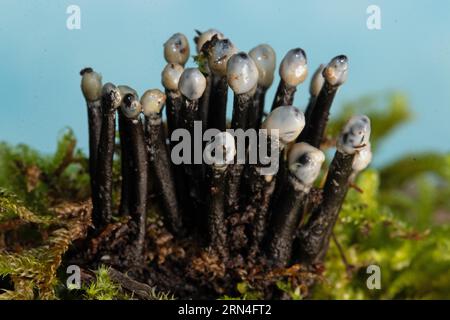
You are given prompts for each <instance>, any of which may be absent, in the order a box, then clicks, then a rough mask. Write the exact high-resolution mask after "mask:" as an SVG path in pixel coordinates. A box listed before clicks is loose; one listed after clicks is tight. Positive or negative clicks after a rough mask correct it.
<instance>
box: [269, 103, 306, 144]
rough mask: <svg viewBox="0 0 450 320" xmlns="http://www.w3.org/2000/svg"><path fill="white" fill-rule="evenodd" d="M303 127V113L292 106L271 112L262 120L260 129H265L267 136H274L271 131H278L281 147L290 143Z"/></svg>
mask: <svg viewBox="0 0 450 320" xmlns="http://www.w3.org/2000/svg"><path fill="white" fill-rule="evenodd" d="M304 127H305V116H304V114H303V112H301V111H300V110H299V109H297V108H296V107H293V106H281V107H278V108H276V109H275V110H273V111H272V112H271V113H270V114H269V115H268V116H267V118H266V119H265V120H264V122H263V124H262V126H261V128H262V129H267V131H268V134H274V133H273V132H275V131H272V130H278V136H279V139H280V143H282V145H287V144H288V143H291V142H292V141H294V140H295V139H297V137H298V136H299V135H300V133H301V132H302V130H303V128H304Z"/></svg>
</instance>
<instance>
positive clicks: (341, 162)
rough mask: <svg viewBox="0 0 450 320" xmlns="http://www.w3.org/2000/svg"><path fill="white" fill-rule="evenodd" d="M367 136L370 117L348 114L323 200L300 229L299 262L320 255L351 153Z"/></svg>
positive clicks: (349, 167)
mask: <svg viewBox="0 0 450 320" xmlns="http://www.w3.org/2000/svg"><path fill="white" fill-rule="evenodd" d="M369 137H370V120H369V119H368V118H367V117H366V116H355V117H352V118H351V119H350V120H349V122H347V125H346V126H345V128H344V130H343V131H342V133H341V135H340V137H339V141H338V145H337V151H336V153H335V155H334V158H333V161H332V162H331V165H330V168H329V170H328V175H327V179H326V181H325V186H324V188H323V200H322V202H321V204H320V206H318V207H317V208H316V209H315V210H314V211H313V212H312V213H311V217H310V218H309V220H308V222H307V223H306V224H305V225H304V227H302V229H301V230H300V234H299V243H300V244H301V246H300V249H299V250H300V252H299V254H300V261H301V262H302V263H306V264H314V263H318V262H321V261H322V259H323V258H324V256H325V254H326V251H327V249H328V244H329V241H330V236H331V233H332V231H333V227H334V225H335V223H336V221H337V218H338V215H339V211H340V209H341V206H342V204H343V202H344V199H345V196H346V194H347V191H348V188H349V183H350V176H351V174H352V172H353V168H352V166H353V162H354V158H355V154H356V152H358V150H360V149H361V148H364V147H365V146H366V145H367V143H368V142H369Z"/></svg>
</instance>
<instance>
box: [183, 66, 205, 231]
mask: <svg viewBox="0 0 450 320" xmlns="http://www.w3.org/2000/svg"><path fill="white" fill-rule="evenodd" d="M205 88H206V79H205V77H204V76H203V74H202V73H201V72H200V71H199V70H198V69H195V68H188V69H185V70H184V72H183V74H182V75H181V78H180V82H179V89H180V92H181V93H182V95H183V106H182V109H181V121H182V122H183V125H182V127H183V128H184V129H186V130H187V131H188V133H189V135H190V137H191V143H190V147H191V159H189V161H190V163H188V164H185V165H184V169H185V174H186V176H187V182H188V186H189V192H190V196H191V198H192V200H193V201H194V210H195V215H196V217H194V220H197V222H200V221H204V220H201V217H200V216H201V212H200V211H201V207H202V203H203V200H202V199H203V190H204V189H203V187H204V186H203V181H204V179H203V178H204V173H203V166H202V164H201V163H200V164H196V163H195V162H196V160H200V162H202V161H201V159H196V153H197V152H196V151H197V148H200V150H201V147H202V145H201V143H200V145H197V143H196V141H194V138H195V136H196V134H195V123H196V121H200V120H201V118H200V113H199V110H198V109H199V99H200V97H201V96H202V95H203V93H204V91H205ZM200 129H201V128H200ZM200 131H201V130H200ZM200 134H202V132H200ZM197 135H198V134H197ZM199 220H200V221H199Z"/></svg>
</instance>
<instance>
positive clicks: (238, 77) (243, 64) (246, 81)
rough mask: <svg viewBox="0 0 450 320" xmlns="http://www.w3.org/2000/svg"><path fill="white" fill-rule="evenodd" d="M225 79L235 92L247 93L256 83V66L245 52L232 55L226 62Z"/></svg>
mask: <svg viewBox="0 0 450 320" xmlns="http://www.w3.org/2000/svg"><path fill="white" fill-rule="evenodd" d="M227 81H228V85H229V86H230V88H231V89H232V90H233V92H234V93H235V94H244V93H249V92H250V91H252V90H253V89H255V88H256V85H257V84H258V68H257V67H256V64H255V62H254V61H253V59H252V58H250V56H249V55H248V54H246V53H245V52H239V53H237V54H235V55H234V56H232V57H231V58H230V60H228V63H227Z"/></svg>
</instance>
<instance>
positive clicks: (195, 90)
mask: <svg viewBox="0 0 450 320" xmlns="http://www.w3.org/2000/svg"><path fill="white" fill-rule="evenodd" d="M205 88H206V78H205V76H204V75H203V74H202V73H201V72H200V70H198V69H197V68H187V69H184V71H183V73H182V74H181V77H180V80H179V82H178V89H179V90H180V92H181V94H182V95H183V96H185V97H186V98H188V99H189V100H197V99H200V97H201V96H202V95H203V92H204V91H205Z"/></svg>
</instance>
